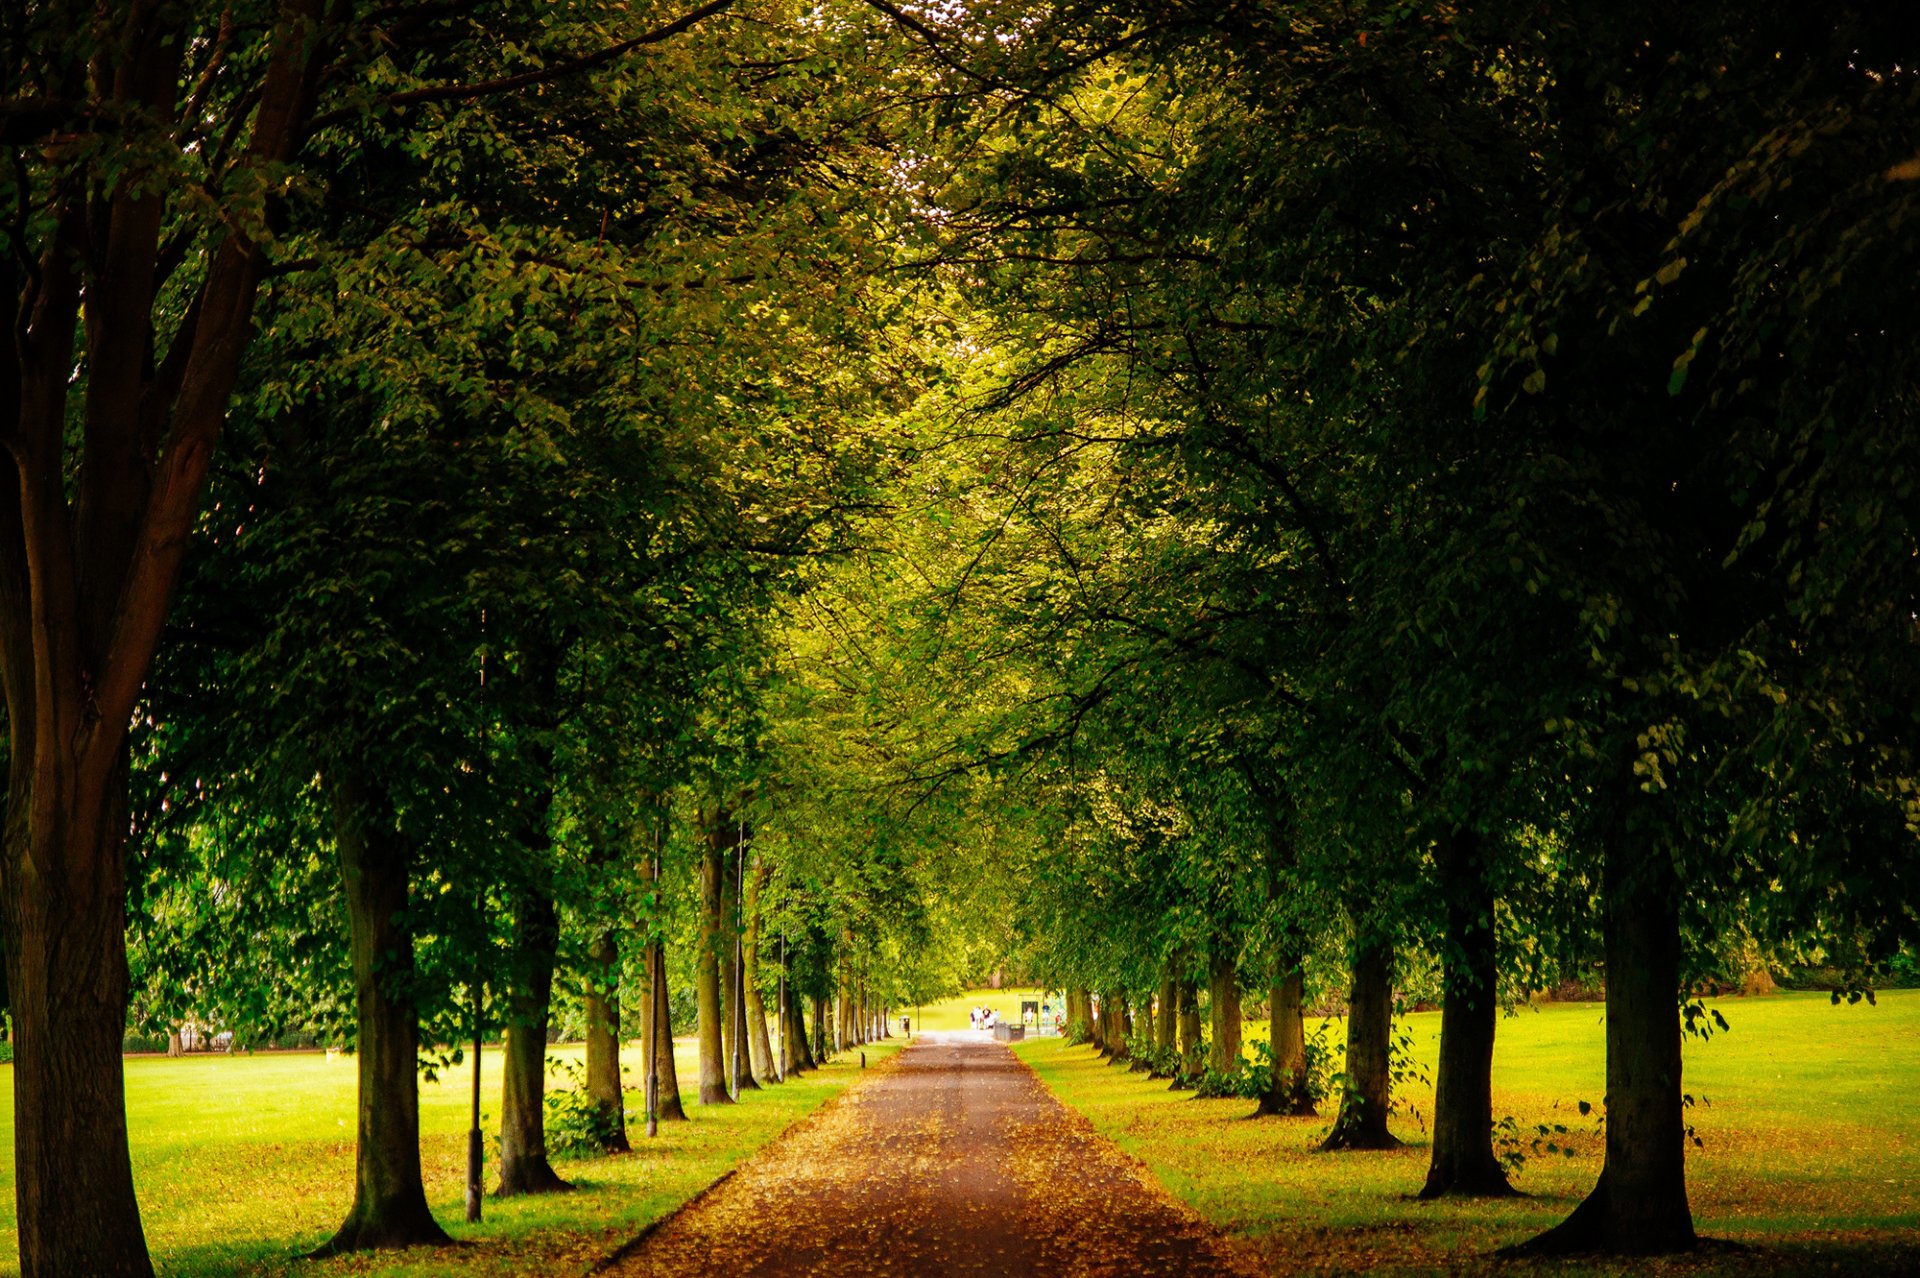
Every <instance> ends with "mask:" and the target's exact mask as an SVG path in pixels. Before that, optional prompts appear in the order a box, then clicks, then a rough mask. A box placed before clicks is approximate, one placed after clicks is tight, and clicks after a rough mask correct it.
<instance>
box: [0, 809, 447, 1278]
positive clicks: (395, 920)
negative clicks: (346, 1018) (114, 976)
mask: <svg viewBox="0 0 1920 1278" xmlns="http://www.w3.org/2000/svg"><path fill="white" fill-rule="evenodd" d="M332 788H333V805H334V842H335V844H336V845H337V847H338V849H339V853H340V875H341V880H342V883H343V885H344V887H345V889H346V891H345V896H346V902H347V919H348V923H349V925H350V927H351V930H352V951H353V986H354V1006H355V1012H356V1024H357V1033H356V1041H355V1049H354V1050H355V1055H356V1058H357V1061H358V1065H359V1071H360V1080H359V1081H360V1095H359V1103H358V1109H359V1128H358V1142H357V1145H356V1148H355V1153H354V1186H353V1206H352V1207H351V1208H350V1209H349V1210H348V1212H347V1219H346V1221H345V1222H344V1223H343V1224H342V1225H341V1226H340V1228H339V1230H338V1232H336V1233H335V1234H334V1236H333V1238H332V1239H331V1240H330V1241H328V1242H327V1243H326V1245H325V1246H323V1247H321V1248H320V1250H319V1251H318V1252H316V1253H315V1254H316V1255H333V1254H336V1253H338V1252H343V1251H359V1250H362V1249H365V1248H370V1247H408V1246H413V1245H415V1244H419V1243H445V1242H448V1241H450V1240H449V1239H448V1237H447V1235H446V1231H445V1230H443V1229H441V1228H440V1225H439V1223H438V1222H436V1221H435V1220H434V1218H433V1213H432V1212H430V1211H428V1210H427V1193H426V1189H425V1187H424V1186H423V1185H422V1184H421V1180H420V1090H419V1083H418V1073H417V1071H418V1069H419V1055H420V1020H419V1015H418V1013H417V1012H416V1011H415V1010H414V1006H413V1002H412V999H411V997H410V993H409V990H408V986H409V984H410V983H411V982H412V980H413V934H412V933H411V932H410V931H409V930H408V926H407V923H406V918H407V872H408V866H407V852H406V848H405V846H404V845H403V844H402V843H401V842H400V839H399V836H398V834H397V833H396V832H395V831H394V829H393V820H392V813H391V811H390V809H389V807H388V804H387V800H386V796H385V795H384V794H380V793H378V791H377V790H376V789H375V787H373V786H370V785H368V784H366V783H365V782H363V781H362V780H361V779H360V778H358V777H355V776H352V775H350V774H337V775H335V776H334V778H333V787H332ZM16 1085H17V1081H16ZM71 1272H76V1273H84V1272H88V1271H86V1270H74V1271H71Z"/></svg>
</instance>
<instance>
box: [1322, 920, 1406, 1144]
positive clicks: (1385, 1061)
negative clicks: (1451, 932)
mask: <svg viewBox="0 0 1920 1278" xmlns="http://www.w3.org/2000/svg"><path fill="white" fill-rule="evenodd" d="M1356 931H1357V933H1358V934H1357V935H1356V937H1355V939H1354V958H1353V989H1352V992H1351V994H1350V995H1349V996H1348V999H1347V1068H1346V1076H1347V1084H1346V1087H1345V1089H1344V1090H1343V1091H1342V1093H1341V1096H1340V1113H1339V1114H1338V1116H1336V1117H1335V1118H1334V1120H1333V1130H1332V1131H1331V1132H1329V1133H1328V1134H1327V1139H1326V1141H1325V1142H1324V1143H1322V1144H1321V1146H1320V1148H1322V1149H1398V1148H1399V1147H1400V1142H1399V1141H1398V1140H1397V1139H1395V1138H1394V1135H1393V1133H1392V1132H1390V1131H1388V1130H1387V1111H1388V1110H1389V1109H1390V1108H1391V1106H1392V1102H1393V1091H1392V1088H1393V1079H1392V1075H1391V1073H1390V1069H1391V1056H1392V1051H1393V945H1392V943H1391V942H1389V941H1386V940H1384V939H1382V938H1379V937H1375V936H1372V935H1369V933H1368V929H1367V926H1366V922H1365V921H1364V920H1362V921H1360V922H1359V923H1357V924H1356Z"/></svg>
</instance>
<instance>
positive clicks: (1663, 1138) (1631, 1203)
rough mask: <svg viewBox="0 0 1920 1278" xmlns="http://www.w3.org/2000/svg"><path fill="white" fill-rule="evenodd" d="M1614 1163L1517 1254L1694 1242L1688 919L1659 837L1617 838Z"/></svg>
mask: <svg viewBox="0 0 1920 1278" xmlns="http://www.w3.org/2000/svg"><path fill="white" fill-rule="evenodd" d="M1608 833H1609V835H1610V837H1609V841H1608V844H1607V846H1606V848H1605V855H1606V865H1605V868H1604V871H1603V876H1604V877H1603V883H1604V887H1605V891H1606V897H1607V902H1606V955H1607V1097H1606V1106H1607V1111H1606V1119H1607V1121H1606V1133H1607V1152H1606V1161H1605V1162H1604V1163H1603V1164H1602V1165H1601V1168H1600V1179H1599V1181H1598V1183H1596V1184H1595V1185H1594V1187H1593V1192H1592V1193H1590V1194H1588V1195H1587V1197H1586V1198H1585V1199H1584V1200H1583V1201H1582V1202H1581V1204H1580V1205H1579V1206H1578V1207H1576V1208H1574V1210H1573V1214H1572V1215H1570V1216H1568V1217H1567V1218H1566V1219H1565V1220H1564V1221H1562V1222H1560V1224H1558V1225H1556V1226H1554V1227H1553V1228H1552V1229H1550V1230H1548V1231H1547V1232H1546V1233H1544V1234H1541V1235H1540V1236H1539V1237H1537V1238H1535V1239H1533V1240H1531V1241H1530V1242H1526V1243H1523V1244H1521V1245H1520V1246H1519V1247H1517V1248H1514V1249H1513V1250H1514V1251H1516V1252H1519V1253H1522V1254H1529V1255H1558V1254H1564V1253H1568V1252H1580V1251H1607V1252H1617V1253H1621V1254H1626V1255H1659V1254H1665V1253H1668V1252H1677V1251H1688V1250H1691V1249H1692V1248H1693V1246H1694V1245H1695V1243H1696V1242H1697V1239H1696V1237H1695V1235H1694V1232H1693V1211H1692V1209H1691V1207H1690V1206H1689V1205H1688V1203H1687V1171H1686V1148H1687V1145H1686V1117H1685V1110H1684V1107H1683V1102H1682V1100H1681V1089H1680V1011H1679V995H1680V915H1679V895H1680V890H1679V884H1678V882H1677V881H1676V876H1675V874H1674V868H1673V859H1672V857H1671V855H1670V854H1669V853H1668V851H1667V849H1666V847H1665V846H1664V844H1662V843H1659V842H1656V841H1654V839H1653V837H1652V832H1650V831H1638V830H1627V829H1620V828H1616V829H1614V830H1612V831H1609V832H1608Z"/></svg>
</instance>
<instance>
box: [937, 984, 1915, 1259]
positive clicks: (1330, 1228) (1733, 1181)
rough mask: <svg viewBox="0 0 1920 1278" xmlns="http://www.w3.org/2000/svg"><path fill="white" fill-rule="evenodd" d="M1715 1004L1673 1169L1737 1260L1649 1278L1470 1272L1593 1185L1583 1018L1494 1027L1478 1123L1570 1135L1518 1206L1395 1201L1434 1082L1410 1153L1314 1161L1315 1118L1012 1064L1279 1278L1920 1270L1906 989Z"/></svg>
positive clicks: (1596, 1012)
mask: <svg viewBox="0 0 1920 1278" xmlns="http://www.w3.org/2000/svg"><path fill="white" fill-rule="evenodd" d="M968 997H969V998H971V997H973V996H971V995H970V996H968ZM966 1005H967V1004H966V1003H965V1002H964V1001H963V1002H962V1003H961V1007H962V1009H963V1013H962V1014H963V1018H964V1008H965V1006H966ZM1719 1007H1720V1008H1721V1010H1722V1012H1723V1013H1724V1014H1725V1016H1726V1017H1727V1019H1728V1021H1729V1022H1730V1023H1731V1025H1732V1029H1731V1030H1730V1031H1727V1032H1724V1033H1720V1034H1716V1035H1715V1036H1714V1037H1713V1039H1712V1040H1711V1041H1710V1042H1707V1043H1704V1044H1703V1043H1700V1042H1699V1041H1698V1040H1690V1041H1689V1042H1688V1044H1687V1048H1686V1089H1687V1091H1689V1092H1690V1093H1692V1094H1693V1095H1694V1096H1695V1097H1696V1098H1697V1099H1698V1100H1699V1102H1700V1103H1699V1104H1697V1105H1696V1106H1695V1107H1694V1108H1693V1109H1692V1110H1691V1111H1690V1121H1691V1122H1692V1123H1693V1125H1694V1128H1695V1130H1696V1132H1697V1134H1698V1136H1699V1138H1700V1140H1701V1142H1702V1146H1701V1147H1699V1148H1695V1149H1692V1150H1690V1152H1689V1156H1688V1172H1689V1193H1690V1198H1691V1202H1692V1204H1693V1211H1694V1218H1695V1223H1696V1226H1697V1227H1698V1228H1699V1229H1700V1230H1701V1231H1702V1233H1704V1234H1706V1235H1709V1236H1710V1237H1713V1238H1717V1239H1724V1240H1728V1241H1731V1242H1736V1243H1740V1244H1744V1245H1745V1246H1744V1248H1743V1249H1739V1250H1733V1249H1721V1250H1716V1251H1710V1252H1708V1253H1706V1254H1704V1255H1702V1256H1699V1257H1694V1258H1688V1259H1684V1260H1677V1261H1666V1262H1660V1263H1658V1264H1654V1265H1649V1264H1648V1263H1646V1262H1639V1263H1634V1264H1620V1265H1617V1266H1616V1265H1609V1264H1604V1263H1595V1262H1593V1261H1572V1262H1555V1263H1550V1264H1549V1263H1541V1264H1538V1265H1513V1264H1499V1265H1495V1264H1494V1263H1492V1262H1485V1261H1482V1260H1481V1259H1479V1258H1480V1257H1482V1256H1483V1255H1484V1253H1486V1252H1488V1251H1490V1250H1491V1249H1493V1248H1495V1247H1498V1246H1501V1245H1504V1244H1506V1243H1511V1242H1517V1241H1519V1240H1521V1239H1523V1238H1526V1237H1527V1236H1529V1235H1530V1234H1532V1233H1534V1232H1535V1231H1537V1230H1539V1229H1541V1228H1544V1227H1545V1226H1547V1225H1550V1224H1552V1223H1554V1222H1555V1221H1557V1220H1559V1219H1560V1218H1561V1217H1563V1216H1564V1215H1565V1214H1566V1213H1567V1212H1568V1211H1569V1210H1570V1209H1571V1208H1572V1207H1573V1205H1574V1204H1575V1203H1576V1202H1577V1201H1579V1199H1580V1197H1581V1196H1582V1195H1584V1194H1585V1193H1586V1191H1587V1190H1588V1189H1589V1188H1591V1186H1592V1184H1593V1179H1594V1177H1595V1176H1596V1175H1597V1174H1598V1172H1599V1170H1600V1160H1601V1152H1602V1138H1601V1134H1600V1131H1599V1129H1598V1127H1597V1126H1596V1124H1595V1121H1594V1119H1593V1118H1585V1119H1582V1118H1581V1117H1580V1116H1579V1113H1578V1108H1577V1106H1578V1102H1580V1101H1582V1100H1587V1101H1592V1102H1594V1103H1595V1105H1596V1107H1597V1105H1598V1103H1599V1101H1600V1100H1601V1097H1602V1095H1603V1092H1604V1082H1605V1068H1604V1067H1605V1049H1604V1043H1603V1031H1602V1024H1601V1009H1600V1007H1599V1005H1597V1004H1588V1003H1564V1004H1545V1005H1541V1006H1538V1007H1528V1008H1523V1009H1521V1010H1520V1011H1519V1012H1518V1013H1517V1014H1516V1015H1515V1016H1512V1017H1509V1018H1506V1019H1503V1020H1502V1021H1501V1022H1500V1027H1499V1040H1498V1047H1497V1049H1496V1052H1495V1057H1494V1077H1493V1084H1494V1117H1495V1119H1496V1120H1498V1119H1499V1118H1500V1117H1502V1116H1504V1115H1511V1116H1513V1117H1514V1119H1515V1120H1516V1121H1517V1122H1518V1124H1519V1125H1520V1127H1521V1130H1522V1131H1523V1132H1525V1133H1527V1134H1528V1135H1529V1136H1531V1135H1532V1134H1533V1128H1534V1125H1535V1124H1538V1123H1548V1124H1553V1123H1562V1124H1565V1125H1566V1126H1567V1127H1568V1128H1569V1129H1570V1132H1569V1134H1568V1135H1565V1136H1560V1135H1556V1136H1555V1137H1554V1139H1555V1140H1556V1141H1557V1142H1558V1143H1560V1144H1563V1145H1569V1146H1571V1148H1572V1149H1573V1151H1574V1155H1573V1157H1571V1158H1569V1157H1564V1156H1561V1155H1557V1154H1556V1155H1547V1154H1541V1155H1536V1156H1533V1157H1532V1158H1530V1160H1529V1161H1528V1163H1527V1164H1526V1167H1525V1169H1524V1170H1523V1171H1522V1172H1521V1173H1520V1175H1519V1177H1518V1178H1517V1180H1516V1184H1517V1185H1518V1186H1519V1187H1520V1188H1521V1189H1523V1190H1525V1191H1526V1192H1527V1194H1528V1195H1529V1197H1526V1198H1522V1199H1514V1200H1509V1201H1503V1202H1491V1203H1489V1202H1454V1201H1445V1202H1440V1203H1421V1202H1417V1201H1414V1200H1412V1199H1411V1197H1410V1195H1412V1194H1413V1193H1415V1192H1417V1191H1418V1190H1419V1188H1420V1185H1421V1182H1422V1180H1423V1179H1424V1177H1425V1172H1426V1164H1427V1156H1428V1137H1427V1133H1426V1130H1425V1128H1424V1126H1423V1122H1424V1119H1425V1118H1426V1117H1427V1116H1428V1115H1429V1114H1430V1112H1431V1107H1432V1103H1433V1092H1432V1088H1431V1086H1430V1085H1429V1086H1426V1087H1414V1088H1409V1089H1406V1090H1405V1092H1404V1094H1403V1096H1402V1097H1401V1100H1402V1101H1403V1102H1404V1106H1405V1107H1404V1108H1403V1109H1402V1111H1401V1112H1400V1113H1399V1114H1398V1115H1397V1118H1396V1122H1395V1124H1394V1129H1395V1131H1396V1132H1397V1133H1398V1134H1399V1135H1400V1136H1401V1137H1402V1138H1403V1139H1405V1140H1406V1141H1407V1147H1406V1148H1405V1149H1402V1150H1399V1151H1396V1152H1393V1153H1359V1154H1356V1153H1341V1154H1321V1153H1317V1152H1314V1151H1313V1146H1314V1145H1315V1144H1316V1143H1317V1141H1318V1139H1319V1138H1320V1137H1321V1136H1323V1135H1324V1134H1325V1132H1326V1129H1327V1126H1328V1120H1329V1119H1330V1118H1331V1115H1332V1110H1333V1106H1332V1105H1331V1104H1329V1105H1327V1106H1323V1114H1324V1117H1322V1118H1318V1119H1259V1120H1253V1119H1249V1118H1248V1117H1247V1115H1248V1114H1249V1113H1250V1112H1251V1109H1252V1106H1251V1104H1250V1103H1249V1102H1245V1101H1234V1100H1221V1101H1199V1100H1193V1099H1191V1098H1190V1095H1189V1094H1186V1093H1176V1092H1169V1091H1167V1090H1166V1084H1165V1083H1161V1082H1154V1081H1152V1080H1149V1079H1148V1078H1147V1077H1146V1076H1145V1075H1144V1074H1134V1073H1128V1072H1127V1071H1126V1070H1124V1069H1122V1068H1118V1067H1115V1066H1112V1065H1109V1064H1106V1063H1104V1062H1102V1061H1100V1060H1099V1059H1098V1058H1097V1057H1096V1056H1095V1055H1094V1053H1093V1051H1092V1049H1091V1048H1088V1047H1068V1046H1067V1045H1066V1044H1065V1043H1063V1042H1062V1041H1060V1040H1059V1039H1029V1040H1027V1041H1026V1042H1025V1043H1023V1044H1019V1045H1017V1046H1016V1047H1015V1049H1014V1050H1015V1051H1017V1052H1018V1053H1019V1055H1020V1056H1021V1058H1022V1059H1023V1060H1025V1061H1026V1062H1027V1064H1028V1065H1030V1066H1032V1067H1033V1069H1034V1070H1035V1071H1036V1072H1037V1073H1038V1074H1039V1075H1040V1077H1041V1078H1042V1079H1043V1080H1044V1081H1045V1082H1046V1083H1047V1085H1048V1086H1049V1087H1051V1088H1052V1089H1053V1091H1054V1092H1055V1094H1056V1095H1058V1096H1059V1097H1060V1098H1061V1099H1062V1100H1063V1101H1065V1102H1066V1103H1067V1104H1069V1105H1071V1106H1073V1107H1074V1108H1076V1109H1078V1110H1080V1111H1081V1112H1082V1113H1084V1114H1085V1115H1086V1116H1087V1117H1088V1118H1089V1119H1090V1120H1091V1121H1092V1122H1093V1124H1094V1126H1095V1127H1096V1128H1098V1129H1099V1130H1100V1131H1101V1132H1102V1133H1104V1134H1106V1135H1107V1136H1110V1137H1111V1138H1113V1139H1114V1140H1115V1141H1116V1142H1118V1143H1119V1145H1120V1146H1121V1148H1123V1149H1125V1150H1126V1151H1127V1152H1129V1153H1131V1154H1133V1155H1134V1156H1136V1157H1138V1158H1139V1159H1141V1160H1142V1161H1143V1162H1144V1163H1146V1164H1147V1166H1148V1167H1150V1168H1151V1169H1152V1170H1153V1172H1154V1173H1155V1174H1156V1175H1157V1176H1158V1177H1159V1178H1160V1180H1161V1181H1162V1182H1163V1183H1164V1184H1165V1185H1166V1186H1167V1188H1168V1189H1169V1190H1171V1191H1172V1192H1173V1193H1174V1194H1176V1195H1177V1196H1179V1197H1180V1198H1183V1199H1185V1200H1186V1201H1187V1202H1188V1203H1190V1204H1192V1205H1193V1206H1194V1207H1195V1208H1196V1209H1197V1210H1199V1211H1200V1212H1201V1214H1203V1215H1205V1216H1207V1217H1208V1218H1210V1219H1212V1220H1214V1221H1215V1222H1217V1223H1218V1224H1220V1225H1221V1226H1223V1227H1224V1228H1226V1229H1227V1230H1229V1231H1230V1232H1232V1233H1234V1234H1236V1235H1239V1236H1240V1237H1242V1238H1244V1239H1246V1240H1248V1241H1249V1242H1250V1243H1252V1244H1253V1245H1254V1246H1255V1247H1257V1248H1259V1249H1260V1250H1261V1251H1262V1252H1263V1253H1264V1254H1265V1255H1266V1257H1267V1258H1268V1260H1269V1261H1270V1263H1271V1265H1272V1267H1273V1268H1274V1269H1275V1270H1276V1271H1277V1272H1287V1273H1295V1272H1327V1273H1335V1272H1348V1271H1351V1270H1354V1269H1360V1268H1368V1267H1372V1268H1378V1269H1382V1270H1385V1271H1388V1272H1395V1271H1397V1272H1402V1273H1430V1272H1440V1271H1446V1272H1458V1271H1459V1270H1461V1269H1463V1268H1465V1269H1479V1268H1482V1267H1484V1268H1486V1269H1489V1270H1494V1269H1497V1270H1498V1271H1499V1272H1501V1273H1511V1272H1533V1271H1534V1270H1535V1269H1538V1270H1540V1271H1542V1272H1551V1273H1556V1274H1574V1273H1616V1272H1617V1273H1629V1272H1630V1273H1643V1272H1650V1271H1651V1272H1676V1273H1716V1274H1717V1273H1749V1272H1806V1273H1833V1272H1840V1273H1863V1274H1881V1273H1885V1274H1891V1273H1915V1272H1920V1108H1916V1106H1915V1104H1914V1100H1915V1095H1916V1091H1920V991H1891V992H1889V993H1886V994H1883V995H1881V996H1880V1000H1879V1005H1878V1006H1868V1005H1866V1004H1864V1003H1863V1004H1860V1005H1858V1006H1854V1007H1848V1006H1844V1005H1843V1006H1840V1007H1834V1006H1831V1005H1830V1004H1829V1003H1828V1000H1827V998H1826V996H1825V995H1818V994H1779V995H1773V996H1769V997H1765V998H1755V999H1729V1000H1722V1001H1721V1002H1720V1003H1719ZM963 1023H964V1020H963ZM1439 1023H1440V1018H1439V1015H1438V1013H1421V1014H1415V1015H1412V1016H1409V1017H1407V1018H1405V1022H1404V1026H1405V1028H1406V1029H1407V1030H1408V1031H1409V1032H1410V1033H1411V1034H1412V1036H1413V1039H1414V1041H1415V1044H1416V1049H1415V1052H1416V1056H1417V1058H1418V1059H1420V1060H1421V1061H1423V1062H1424V1064H1425V1067H1426V1070H1427V1072H1428V1074H1429V1076H1430V1075H1431V1073H1432V1070H1433V1063H1434V1060H1435V1047H1436V1041H1437V1036H1438V1034H1439ZM1314 1024H1315V1023H1314V1022H1309V1024H1308V1032H1309V1033H1312V1031H1313V1028H1314ZM1247 1028H1248V1030H1249V1031H1250V1033H1251V1032H1253V1031H1254V1030H1255V1028H1256V1027H1255V1026H1254V1025H1253V1024H1252V1023H1251V1022H1250V1023H1249V1024H1248V1027H1247ZM1258 1033H1259V1034H1260V1035H1261V1036H1264V1034H1265V1026H1264V1024H1262V1025H1261V1026H1260V1027H1258ZM1345 1033H1346V1029H1345V1026H1344V1024H1342V1023H1341V1022H1339V1021H1334V1022H1332V1023H1331V1024H1330V1025H1329V1028H1328V1034H1329V1041H1330V1042H1332V1043H1334V1044H1336V1045H1338V1044H1343V1043H1344V1042H1345Z"/></svg>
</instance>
